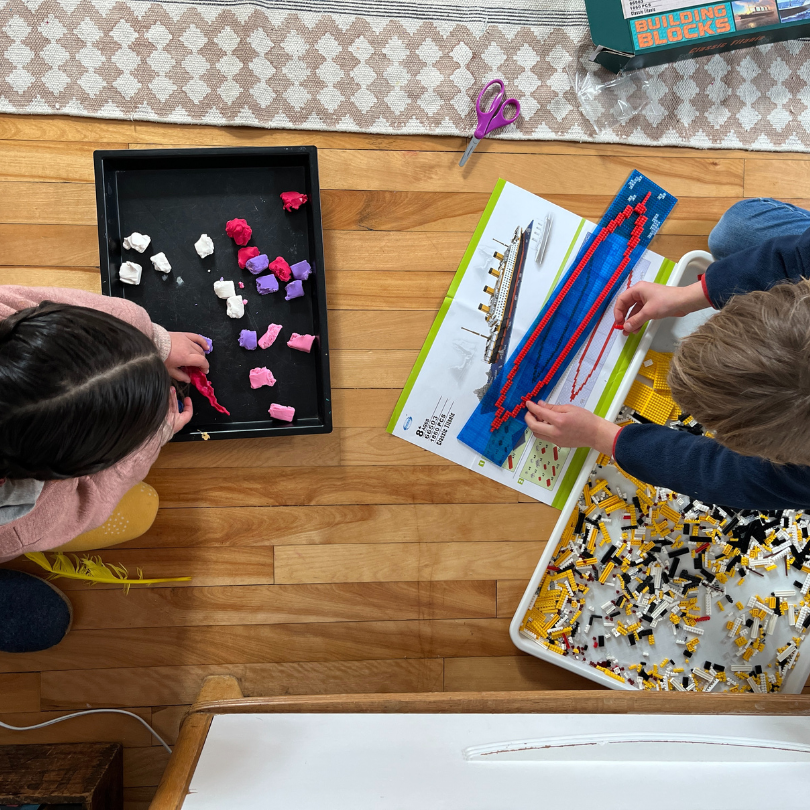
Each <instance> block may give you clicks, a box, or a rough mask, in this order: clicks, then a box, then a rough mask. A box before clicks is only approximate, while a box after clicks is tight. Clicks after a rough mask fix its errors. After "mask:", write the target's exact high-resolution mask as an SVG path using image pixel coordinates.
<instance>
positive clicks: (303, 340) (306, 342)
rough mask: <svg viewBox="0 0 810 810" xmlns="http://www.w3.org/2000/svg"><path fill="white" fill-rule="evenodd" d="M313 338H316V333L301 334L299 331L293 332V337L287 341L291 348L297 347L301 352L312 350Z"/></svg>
mask: <svg viewBox="0 0 810 810" xmlns="http://www.w3.org/2000/svg"><path fill="white" fill-rule="evenodd" d="M313 340H315V335H299V334H298V332H293V333H292V337H291V338H290V339H289V340H288V341H287V345H288V346H289V347H290V348H291V349H297V350H298V351H299V352H311V351H312V341H313Z"/></svg>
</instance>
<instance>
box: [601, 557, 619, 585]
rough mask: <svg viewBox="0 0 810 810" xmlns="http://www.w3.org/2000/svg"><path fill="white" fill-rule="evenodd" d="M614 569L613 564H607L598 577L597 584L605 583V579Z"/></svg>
mask: <svg viewBox="0 0 810 810" xmlns="http://www.w3.org/2000/svg"><path fill="white" fill-rule="evenodd" d="M614 568H615V566H614V564H613V562H609V563H608V564H607V565H606V566H605V567H604V568H603V569H602V573H601V574H600V575H599V582H600V583H601V584H602V585H604V584H605V582H606V581H607V578H608V577H609V576H610V572H611V571H612V570H613V569H614Z"/></svg>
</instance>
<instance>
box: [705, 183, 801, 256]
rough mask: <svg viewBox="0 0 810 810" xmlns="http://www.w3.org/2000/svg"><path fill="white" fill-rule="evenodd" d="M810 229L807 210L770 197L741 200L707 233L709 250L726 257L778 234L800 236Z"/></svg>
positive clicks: (713, 254)
mask: <svg viewBox="0 0 810 810" xmlns="http://www.w3.org/2000/svg"><path fill="white" fill-rule="evenodd" d="M808 228H810V211H806V210H805V209H804V208H798V207H796V206H795V205H791V204H790V203H785V202H780V201H779V200H772V199H770V198H769V197H760V198H758V199H751V200H742V201H741V202H738V203H735V204H734V205H732V206H731V208H729V209H728V211H726V213H725V214H723V216H722V217H720V221H719V222H718V223H717V225H715V227H714V229H713V230H712V232H711V233H710V234H709V250H710V251H711V254H712V256H714V258H715V259H725V258H726V256H730V255H731V254H732V253H736V252H737V251H738V250H746V249H748V248H752V247H754V246H756V245H761V244H762V243H763V242H765V241H767V240H768V239H773V238H774V237H777V236H799V235H800V234H802V233H804V232H805V231H806V230H807V229H808Z"/></svg>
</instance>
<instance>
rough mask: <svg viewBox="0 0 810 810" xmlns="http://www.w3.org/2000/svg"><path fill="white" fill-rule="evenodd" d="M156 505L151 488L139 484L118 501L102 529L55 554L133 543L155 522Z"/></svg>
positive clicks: (91, 532) (61, 547)
mask: <svg viewBox="0 0 810 810" xmlns="http://www.w3.org/2000/svg"><path fill="white" fill-rule="evenodd" d="M159 503H160V499H159V498H158V494H157V492H155V490H154V488H153V487H150V486H149V484H144V483H143V481H141V483H140V484H135V486H134V487H132V489H130V490H129V491H128V492H127V493H126V495H124V497H123V498H121V500H120V501H119V503H118V506H116V507H115V511H114V512H113V513H112V514H111V515H110V516H109V518H107V520H106V521H105V522H104V523H102V524H101V526H99V527H98V528H96V529H91V530H90V531H89V532H84V534H80V535H79V536H78V537H74V538H73V539H72V540H71V541H70V542H69V543H65V545H64V546H59V548H56V549H54V551H91V550H92V549H96V548H106V547H107V546H117V545H118V544H119V543H125V542H126V541H127V540H134V539H135V538H136V537H140V536H141V535H142V534H143V533H144V532H146V531H148V529H149V527H150V526H151V525H152V524H153V523H154V522H155V515H157V510H158V505H159Z"/></svg>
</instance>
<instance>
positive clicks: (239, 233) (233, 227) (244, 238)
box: [225, 219, 253, 256]
mask: <svg viewBox="0 0 810 810" xmlns="http://www.w3.org/2000/svg"><path fill="white" fill-rule="evenodd" d="M225 233H226V234H228V236H230V237H231V239H233V241H234V242H236V244H237V245H246V244H247V243H248V242H249V241H250V237H251V234H252V233H253V229H252V228H251V227H250V225H248V224H247V222H245V220H244V219H232V220H230V221H229V222H227V223H226V224H225ZM237 256H238V254H237Z"/></svg>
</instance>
